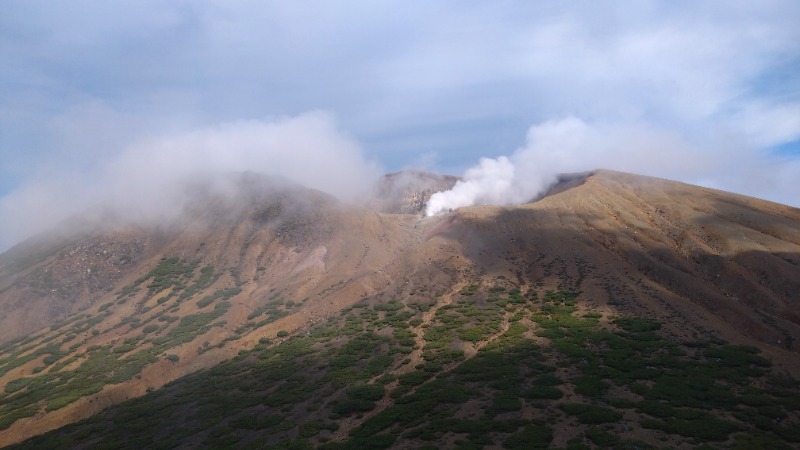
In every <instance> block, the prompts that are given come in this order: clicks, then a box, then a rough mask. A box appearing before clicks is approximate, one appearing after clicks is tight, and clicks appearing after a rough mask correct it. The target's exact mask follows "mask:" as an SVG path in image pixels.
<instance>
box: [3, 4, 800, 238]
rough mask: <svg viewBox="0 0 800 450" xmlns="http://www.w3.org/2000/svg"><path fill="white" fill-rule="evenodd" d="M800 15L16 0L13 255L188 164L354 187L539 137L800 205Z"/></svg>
mask: <svg viewBox="0 0 800 450" xmlns="http://www.w3.org/2000/svg"><path fill="white" fill-rule="evenodd" d="M798 23H800V2H796V1H791V0H787V1H769V0H768V1H760V2H739V1H734V2H717V1H710V2H703V1H687V2H674V1H664V2H658V1H655V2H648V1H641V2H627V1H616V2H614V1H604V2H596V1H586V2H557V1H553V2H547V1H537V2H512V1H498V2H473V1H466V2H464V1H430V2H408V1H404V2H399V1H374V2H356V1H339V2H330V1H293V2H272V1H236V0H232V1H188V0H187V1H142V0H136V1H119V2H103V1H70V2H62V1H30V0H25V1H14V0H10V1H6V2H4V3H3V14H2V15H0V57H1V58H2V64H1V65H0V158H1V159H0V222H2V224H0V250H2V249H4V248H7V247H8V246H9V245H12V244H13V243H15V242H17V241H19V240H20V239H22V238H24V237H26V236H27V235H28V234H30V233H32V232H36V231H40V230H42V229H44V228H46V227H47V226H48V225H50V224H52V223H54V222H55V221H57V220H60V219H61V218H63V217H65V216H67V215H69V214H71V213H74V212H75V211H78V210H80V208H83V207H86V206H87V205H90V204H92V203H93V202H96V201H98V200H100V199H101V197H102V195H101V194H100V193H104V192H114V193H116V195H117V197H115V199H117V200H119V199H127V198H130V197H139V198H146V196H144V197H143V193H142V192H139V188H138V187H137V186H141V184H142V183H143V182H149V183H150V184H155V185H158V183H163V182H165V181H164V180H166V179H174V178H176V176H177V175H176V172H175V170H178V172H179V173H180V176H188V174H189V172H191V171H195V172H196V171H203V170H211V169H214V168H222V169H227V170H245V169H251V170H256V171H264V172H268V173H269V172H274V173H279V174H283V175H286V176H288V177H289V178H294V179H297V181H299V182H305V183H306V184H311V185H312V187H318V188H322V189H326V190H329V191H332V192H333V193H335V194H337V195H340V196H342V195H344V196H346V195H348V194H352V192H353V191H354V190H357V189H356V188H357V186H350V185H349V183H351V182H352V179H354V178H364V179H366V178H369V177H371V176H374V175H375V174H376V173H380V172H383V171H390V170H398V169H401V168H404V167H412V166H422V167H423V168H427V169H432V170H438V171H443V172H449V173H454V174H461V173H463V172H464V170H466V169H468V168H470V167H472V166H475V165H476V164H478V159H479V158H480V157H489V158H497V157H500V156H502V155H511V156H512V160H513V159H514V158H513V155H519V154H526V153H525V152H526V149H530V148H533V147H536V148H537V149H538V150H537V152H534V153H535V154H537V155H540V154H541V152H542V151H545V150H542V147H541V146H540V145H539V144H537V142H532V141H531V139H534V138H535V139H543V138H542V136H547V139H549V141H548V142H550V141H552V142H551V144H552V145H551V146H550V147H548V149H549V150H546V151H551V152H554V153H559V152H569V154H566V153H565V154H561V153H559V155H558V156H559V158H558V160H559V161H561V162H562V163H561V164H560V165H557V166H555V168H554V169H564V170H573V169H575V170H577V169H584V168H585V169H591V168H595V167H586V166H587V165H589V164H592V165H595V166H598V167H606V168H612V169H621V170H628V171H634V172H639V173H644V174H648V175H656V176H663V177H667V178H672V179H678V180H682V181H687V182H691V183H699V184H703V185H706V186H711V187H717V188H721V189H726V190H731V191H734V192H739V193H744V194H748V195H754V196H758V197H765V198H769V199H771V200H775V201H779V202H783V203H788V204H792V205H795V206H797V205H800V188H798V185H800V181H798V180H800V163H798V160H800V146H799V145H798V142H799V141H800V27H798V26H797V24H798ZM564 124H571V125H572V126H561V125H564ZM303 127H308V128H307V130H306V129H304V128H303ZM576 129H580V130H583V132H584V135H585V136H593V138H592V139H595V138H594V137H600V138H599V139H600V140H602V141H603V143H602V145H601V146H599V147H598V148H602V149H603V150H602V151H598V150H597V148H593V147H592V142H590V141H585V142H580V143H577V144H576V143H574V142H571V143H569V145H566V144H565V145H564V146H560V145H559V142H561V141H559V140H558V139H566V140H567V141H569V139H570V138H571V136H569V135H559V136H556V134H558V133H555V131H554V130H560V131H559V132H563V133H569V132H570V131H569V130H573V131H574V130H576ZM548 130H549V131H548ZM564 130H566V131H564ZM550 131H552V133H551V132H550ZM306 132H308V133H310V132H315V133H318V134H319V135H318V136H317V138H318V139H317V140H314V141H313V142H310V141H309V142H306V140H304V139H305V137H304V134H306ZM548 133H549V134H548ZM553 133H555V134H553ZM198 136H202V137H204V139H206V141H213V142H216V143H217V144H218V145H219V147H218V148H216V149H215V148H209V147H208V146H206V145H205V144H198V143H197V139H199V138H198ZM573 140H574V139H573ZM206 141H204V142H206ZM308 145H313V146H314V148H309V147H308ZM237 146H238V147H237ZM562 147H563V148H564V149H568V150H563V149H562ZM242 149H244V150H242ZM337 152H338V153H337ZM219 153H224V154H225V155H224V156H221V155H220V154H219ZM165 154H166V155H167V156H165ZM339 154H341V156H342V157H341V161H340V162H341V164H342V165H345V164H346V166H347V167H344V166H341V167H340V166H338V165H336V164H335V161H339V159H337V158H336V157H335V156H337V155H339ZM154 158H155V159H159V158H161V159H162V160H163V161H162V162H161V164H162V166H159V167H154V166H153V165H152V164H148V161H152V160H153V159H154ZM296 159H299V160H300V162H304V163H303V164H299V163H298V162H297V161H295V160H296ZM517 159H518V160H519V159H520V158H517ZM197 160H206V161H209V164H208V165H204V164H202V161H201V162H197ZM323 163H324V164H325V167H313V168H312V169H311V170H310V172H312V173H315V174H316V173H323V172H324V171H325V169H327V171H328V172H332V173H334V174H333V175H330V174H329V175H327V176H328V177H330V178H331V180H326V181H325V182H317V181H316V180H318V179H319V177H314V178H312V179H308V177H306V176H305V175H304V174H302V173H299V172H298V173H299V174H298V173H295V172H293V170H296V171H301V170H302V169H301V168H300V167H302V168H308V167H309V166H314V165H315V164H323ZM532 164H534V165H535V162H530V161H526V164H525V165H526V166H531V165H532ZM170 165H174V166H186V167H184V168H183V169H175V167H170ZM287 167H288V168H291V167H298V168H297V169H285V168H287ZM134 168H140V169H139V170H140V171H138V172H137V170H134ZM338 173H342V175H336V174H338ZM355 174H363V177H359V176H356V175H355ZM315 183H316V184H315Z"/></svg>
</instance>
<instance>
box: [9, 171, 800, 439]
mask: <svg viewBox="0 0 800 450" xmlns="http://www.w3.org/2000/svg"><path fill="white" fill-rule="evenodd" d="M407 180H412V181H411V182H408V181H407ZM455 181H456V179H454V178H446V177H441V176H438V175H432V174H431V175H427V174H421V173H413V174H394V175H390V176H387V177H386V179H384V181H383V183H382V184H381V185H380V186H379V187H378V188H377V189H376V193H377V194H376V196H377V198H375V199H373V200H371V203H368V204H369V205H370V206H371V208H369V207H362V206H357V205H350V204H344V203H341V202H339V201H337V200H336V199H334V198H332V197H330V196H327V195H325V194H322V193H320V192H317V191H313V190H308V189H304V188H302V187H298V186H292V185H289V184H287V183H284V182H278V181H276V180H271V179H267V178H263V177H259V176H256V175H252V174H251V175H242V176H240V177H237V178H236V179H235V180H234V181H233V182H232V183H231V186H230V188H229V189H226V190H224V191H214V190H208V191H204V192H201V193H200V194H199V195H198V196H197V198H195V199H194V200H193V201H192V202H191V203H190V204H189V205H188V206H187V207H186V208H185V211H183V213H182V214H180V215H179V219H176V220H175V221H173V222H172V223H170V224H169V225H166V224H163V223H162V224H159V225H152V224H150V225H148V224H143V223H140V224H138V225H130V224H123V222H118V224H117V225H114V226H110V227H105V228H97V227H89V226H85V227H75V229H72V230H69V232H67V231H66V230H62V231H61V233H60V234H59V235H48V236H44V237H40V238H38V239H36V240H33V241H30V242H27V243H25V244H23V245H21V246H18V247H16V248H14V249H12V250H10V251H9V252H7V253H6V254H4V255H2V257H0V259H1V260H2V262H0V308H2V311H3V317H2V318H1V319H0V329H2V330H11V331H4V333H6V334H5V335H4V339H5V343H3V344H2V346H0V386H3V389H4V393H3V394H2V395H1V396H0V429H2V431H0V445H7V444H12V443H17V442H21V441H22V440H24V439H26V438H29V437H31V436H34V435H38V434H41V433H43V432H45V431H47V430H51V429H55V428H58V427H63V426H64V425H68V424H72V425H69V426H66V427H63V428H59V429H57V430H55V431H53V432H51V433H47V434H45V435H43V436H41V437H39V438H34V439H33V440H30V441H26V442H24V443H23V444H21V446H22V447H23V448H55V447H75V448H132V447H137V448H159V447H164V448H172V447H176V446H177V447H197V446H205V447H231V446H236V447H248V446H249V447H253V448H266V447H269V446H275V447H276V448H307V447H327V448H388V447H395V448H423V447H425V446H426V445H427V446H429V447H430V448H483V447H484V446H488V447H500V446H502V447H505V448H536V447H537V446H544V447H547V446H553V447H562V448H593V447H609V446H612V447H626V448H634V447H636V448H656V447H663V446H668V447H675V448H690V447H694V446H697V445H700V444H704V443H710V444H711V445H712V446H713V445H716V446H722V447H738V448H791V447H792V446H794V445H797V444H796V443H797V442H800V414H799V413H798V409H799V408H800V403H799V402H798V400H797V399H799V398H800V385H798V382H797V378H798V377H800V356H798V344H797V342H796V340H797V337H798V336H799V335H800V317H798V314H797V305H798V298H799V297H800V294H798V292H800V210H798V209H796V208H791V207H788V206H785V205H779V204H775V203H770V202H767V201H763V200H758V199H754V198H749V197H743V196H739V195H735V194H730V193H725V192H721V191H716V190H711V189H705V188H700V187H696V186H690V185H686V184H682V183H677V182H672V181H667V180H661V179H654V178H648V177H642V176H637V175H631V174H625V173H619V172H612V171H605V170H599V171H595V172H591V173H586V174H578V175H574V176H565V177H562V178H561V179H560V181H559V183H557V184H556V185H554V186H553V187H552V188H551V189H550V190H549V191H548V194H547V195H545V196H544V197H543V198H540V199H538V200H536V201H534V202H532V203H529V204H525V205H519V206H508V207H499V206H475V207H468V208H460V209H457V210H454V211H452V212H450V213H447V214H443V215H439V216H434V217H421V216H420V215H419V212H420V211H422V209H423V208H424V202H422V203H420V201H419V199H420V198H428V197H429V196H430V193H432V192H433V190H434V189H435V188H446V187H447V186H452V184H454V183H455ZM426 195H427V197H426ZM115 223H117V222H115ZM75 230H78V231H75ZM24 322H28V323H31V324H32V325H29V326H28V328H26V326H25V325H23V323H24ZM12 336H16V337H14V338H13V339H12V338H11V337H12ZM101 411H102V412H101ZM86 418H88V419H87V420H83V421H81V420H82V419H86ZM79 421H80V422H79Z"/></svg>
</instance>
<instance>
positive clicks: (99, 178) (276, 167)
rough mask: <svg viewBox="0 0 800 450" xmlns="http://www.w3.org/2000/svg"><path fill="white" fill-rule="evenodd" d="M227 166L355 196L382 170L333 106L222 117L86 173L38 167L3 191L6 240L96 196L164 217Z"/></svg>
mask: <svg viewBox="0 0 800 450" xmlns="http://www.w3.org/2000/svg"><path fill="white" fill-rule="evenodd" d="M229 172H256V173H264V174H268V175H272V176H275V177H281V178H285V179H288V180H290V181H292V182H295V183H299V184H302V185H304V186H307V187H310V188H315V189H319V190H322V191H325V192H328V193H330V194H333V195H336V196H338V197H340V198H343V199H347V200H353V199H356V198H358V197H359V196H360V195H362V194H364V193H366V192H368V190H369V189H370V188H371V187H372V186H373V183H374V182H375V180H376V179H377V177H378V176H379V175H380V173H381V170H380V168H379V166H378V165H377V164H376V163H374V162H371V161H369V160H367V159H366V158H365V156H364V155H363V152H362V150H361V147H360V146H359V145H358V144H357V143H356V142H355V141H353V140H352V139H351V138H349V137H348V136H347V135H345V134H344V133H342V132H341V131H340V130H339V128H338V127H337V125H336V122H335V121H334V119H333V118H332V116H331V115H330V114H328V113H324V112H312V113H307V114H303V115H300V116H296V117H291V118H281V119H274V120H249V121H240V122H232V123H224V124H220V125H216V126H213V127H207V128H202V129H198V130H194V131H190V132H184V133H179V134H173V135H168V136H162V137H159V138H153V139H150V140H148V141H146V142H140V143H137V144H133V145H130V146H129V147H127V148H126V149H125V150H124V151H123V152H122V153H121V154H119V155H116V156H114V157H112V158H108V159H106V160H103V161H101V162H99V163H98V164H96V165H95V166H94V167H93V168H92V169H91V170H89V171H88V173H85V174H83V175H81V176H78V175H77V174H76V172H74V171H71V170H68V171H65V172H62V171H57V170H54V169H50V170H48V171H47V172H46V173H43V174H40V176H39V177H38V178H36V179H34V180H32V181H30V182H29V183H27V184H26V185H23V186H22V187H20V188H19V189H17V190H15V191H13V192H11V193H9V194H8V195H6V196H4V197H2V198H0V217H4V218H6V219H7V220H4V221H3V222H2V224H0V248H5V247H7V246H9V245H11V244H13V243H14V242H17V241H19V240H20V239H22V238H24V237H27V236H30V235H31V234H34V233H36V232H40V231H43V230H46V229H48V228H50V227H52V226H54V225H56V224H57V223H58V222H59V221H60V220H63V219H65V218H66V217H68V216H69V215H71V214H75V213H76V212H79V211H80V210H81V209H83V208H87V207H89V206H91V205H94V204H97V203H99V204H105V205H114V206H115V207H116V209H118V210H119V211H120V214H121V215H122V216H123V217H129V218H135V219H156V220H158V219H160V218H163V217H164V216H165V215H166V214H168V213H171V212H174V211H176V210H177V211H180V207H181V206H182V205H183V202H185V201H186V192H185V191H184V184H185V183H186V182H188V181H190V180H192V179H194V178H195V177H197V176H201V177H202V176H208V177H213V176H216V175H217V174H220V173H222V174H224V173H229Z"/></svg>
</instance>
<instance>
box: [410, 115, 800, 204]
mask: <svg viewBox="0 0 800 450" xmlns="http://www.w3.org/2000/svg"><path fill="white" fill-rule="evenodd" d="M743 142H746V140H745V139H741V137H736V136H730V135H724V134H720V135H717V136H712V137H711V138H706V139H705V140H704V141H702V142H701V143H699V144H698V143H692V142H689V141H687V140H686V139H685V138H684V137H683V136H681V135H679V134H677V133H675V132H671V131H669V130H664V129H659V128H654V127H652V126H648V125H645V124H640V123H633V124H618V123H588V122H585V121H583V120H581V119H578V118H575V117H568V118H565V119H560V120H552V121H547V122H543V123H540V124H537V125H534V126H532V127H531V128H530V129H529V130H528V134H527V138H526V143H525V146H523V147H521V148H519V149H518V150H516V151H515V152H514V153H512V154H511V156H508V157H506V156H500V157H498V158H482V159H481V160H480V162H479V163H478V165H477V166H475V167H473V168H471V169H469V170H467V172H466V174H465V175H464V179H463V181H460V182H458V183H457V184H456V185H455V186H454V187H453V189H451V190H449V191H445V192H438V193H436V194H434V195H433V196H431V198H430V200H429V201H428V204H427V207H426V214H427V215H428V216H431V215H435V214H438V213H441V212H443V211H447V210H449V209H452V208H458V207H462V206H469V205H475V204H499V205H506V204H519V203H524V202H527V201H531V200H533V199H535V198H536V197H537V196H539V195H541V194H543V193H544V192H545V191H546V190H547V189H548V187H549V186H550V185H552V183H554V182H555V181H556V179H557V177H558V175H559V174H561V173H570V172H584V171H589V170H594V169H604V168H605V169H615V170H620V171H625V172H633V173H638V174H643V175H650V176H658V177H663V178H669V179H674V180H680V181H685V182H688V183H692V184H699V185H703V186H707V187H712V188H718V189H723V190H728V191H732V192H739V193H745V194H748V195H753V196H756V197H762V198H772V199H774V200H776V201H783V202H785V203H787V204H796V203H797V198H799V196H800V187H798V185H797V184H796V183H794V184H793V183H790V182H788V181H787V180H788V179H789V178H791V175H792V174H796V173H797V172H798V170H800V163H798V162H797V161H792V160H786V159H785V158H784V159H780V158H776V157H773V156H770V155H765V154H763V153H761V152H758V151H756V150H754V149H753V148H752V147H749V146H747V145H746V144H744V143H743ZM775 192H782V193H786V194H785V198H776V197H775Z"/></svg>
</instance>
